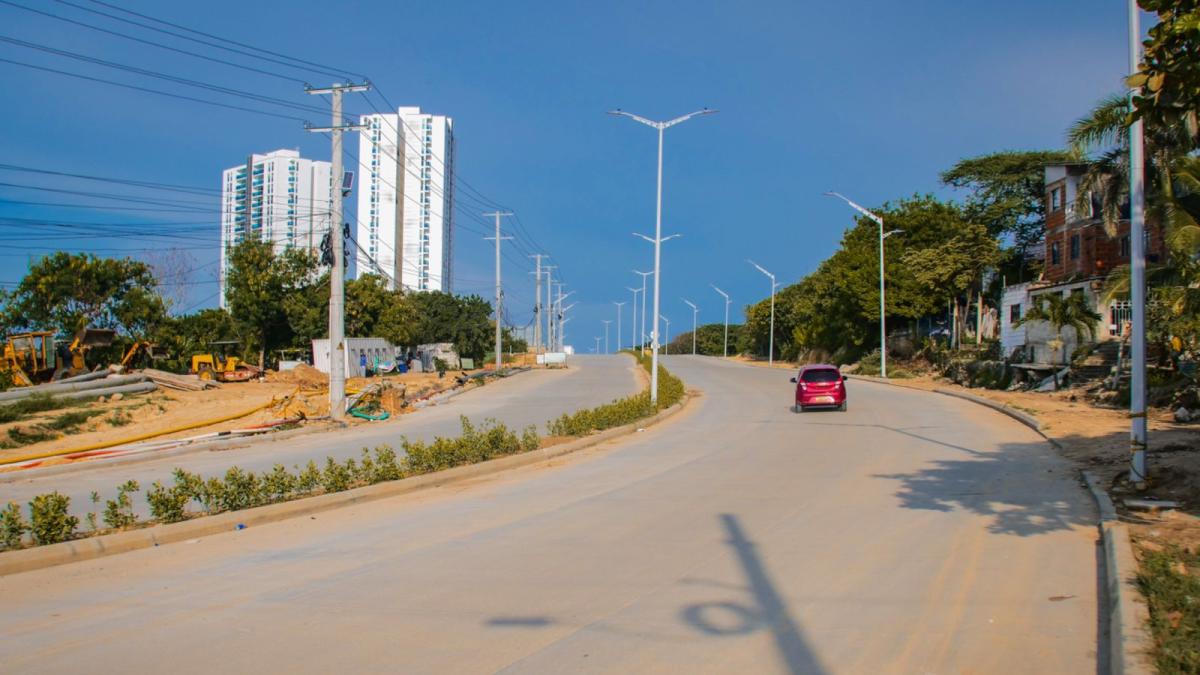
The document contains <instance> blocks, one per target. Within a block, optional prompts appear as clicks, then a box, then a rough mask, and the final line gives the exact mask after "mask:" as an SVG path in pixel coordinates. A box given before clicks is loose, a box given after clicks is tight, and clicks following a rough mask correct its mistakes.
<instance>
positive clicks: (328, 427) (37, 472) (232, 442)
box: [0, 368, 533, 485]
mask: <svg viewBox="0 0 1200 675" xmlns="http://www.w3.org/2000/svg"><path fill="white" fill-rule="evenodd" d="M530 370H533V369H532V368H525V369H516V368H514V369H512V370H511V373H510V374H509V375H506V376H504V377H502V378H500V379H508V378H509V377H512V376H513V375H518V374H520V373H527V372H529V371H530ZM478 388H479V387H470V388H468V387H466V386H457V387H454V388H452V389H448V390H446V391H443V392H440V393H438V394H435V395H433V396H430V397H429V398H427V399H423V400H422V401H420V405H415V404H414V405H413V408H415V409H416V410H421V409H423V408H428V407H430V406H437V405H441V404H442V403H445V402H446V401H448V400H450V399H452V398H454V397H456V396H458V395H460V394H464V393H466V392H468V391H473V390H474V389H478ZM348 428H349V425H347V424H345V423H336V422H324V423H323V424H322V426H311V427H301V428H299V429H288V430H286V431H271V432H267V433H263V434H255V435H253V436H231V437H228V438H214V439H211V440H204V441H197V442H196V443H189V444H187V445H181V446H179V447H176V448H169V449H167V450H159V451H156V452H149V453H144V454H140V455H132V456H129V457H112V458H104V457H100V458H97V459H91V460H87V461H83V462H71V463H69V464H57V465H53V466H44V467H36V468H33V469H24V470H21V471H9V472H4V473H0V485H4V484H7V483H19V482H21V481H23V480H28V479H30V478H42V477H45V476H58V475H62V474H64V473H73V472H76V471H84V470H86V469H88V468H91V467H94V466H103V467H104V468H108V467H117V466H128V465H130V464H140V463H142V462H150V461H154V460H156V459H163V458H164V457H177V456H179V455H186V454H189V453H192V452H201V451H206V450H207V451H223V450H233V449H235V448H240V447H245V446H247V445H252V444H257V443H275V442H278V441H282V440H287V439H289V438H294V437H296V436H308V435H314V434H320V433H331V432H337V431H341V430H344V429H348Z"/></svg>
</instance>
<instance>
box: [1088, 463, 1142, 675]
mask: <svg viewBox="0 0 1200 675" xmlns="http://www.w3.org/2000/svg"><path fill="white" fill-rule="evenodd" d="M1080 473H1081V474H1082V475H1083V482H1084V483H1086V484H1087V487H1088V491H1089V492H1091V493H1092V498H1094V499H1095V500H1096V508H1097V509H1099V511H1100V541H1101V544H1102V545H1103V546H1104V590H1105V595H1106V597H1107V600H1108V651H1109V653H1108V662H1109V672H1111V673H1113V675H1122V674H1125V673H1129V674H1137V675H1141V674H1142V673H1145V674H1147V675H1149V674H1150V673H1153V672H1155V668H1154V664H1153V663H1152V662H1151V660H1150V657H1149V654H1150V652H1151V649H1152V648H1153V646H1154V640H1153V638H1152V637H1151V635H1150V631H1149V630H1148V629H1147V626H1149V621H1150V613H1149V610H1148V609H1147V607H1146V601H1145V599H1144V598H1142V593H1141V591H1139V590H1138V588H1137V569H1138V565H1137V560H1136V559H1135V558H1134V556H1133V543H1132V542H1131V541H1130V540H1129V528H1128V527H1126V526H1125V524H1124V523H1122V522H1120V521H1119V520H1118V519H1117V509H1116V508H1115V507H1114V506H1113V502H1112V499H1111V498H1110V497H1109V496H1108V493H1107V492H1105V491H1104V489H1103V488H1101V487H1100V481H1099V480H1097V478H1096V476H1095V475H1094V474H1093V473H1092V472H1091V471H1087V470H1086V469H1085V470H1083V471H1080Z"/></svg>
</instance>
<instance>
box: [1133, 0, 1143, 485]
mask: <svg viewBox="0 0 1200 675" xmlns="http://www.w3.org/2000/svg"><path fill="white" fill-rule="evenodd" d="M1138 11H1139V9H1138V4H1137V2H1136V0H1129V72H1130V73H1136V72H1138V69H1139V66H1140V65H1141V62H1142V49H1141V47H1142V31H1141V27H1140V26H1139V23H1140V22H1139V17H1138ZM1140 93H1141V90H1140V89H1138V88H1134V89H1131V90H1130V92H1129V103H1130V107H1131V109H1132V105H1133V98H1134V97H1135V96H1138V95H1139V94H1140ZM1143 133H1144V130H1143V129H1142V120H1141V118H1138V119H1135V120H1134V121H1133V124H1131V125H1129V205H1130V209H1129V254H1130V255H1129V276H1130V282H1129V285H1130V289H1129V300H1130V303H1129V304H1130V305H1131V307H1130V309H1131V313H1132V315H1133V316H1132V317H1130V318H1131V319H1132V322H1131V323H1132V326H1131V327H1130V336H1129V342H1130V347H1131V350H1130V351H1131V352H1132V353H1131V355H1130V356H1131V357H1132V358H1131V363H1130V364H1129V373H1130V378H1129V418H1130V429H1129V450H1130V457H1129V481H1130V482H1131V483H1133V484H1134V485H1136V486H1138V487H1139V488H1140V487H1141V486H1142V485H1144V484H1145V482H1146V442H1147V438H1146V235H1145V229H1146V192H1145V175H1144V164H1145V157H1144V155H1143V153H1144V152H1145V148H1144V147H1143V143H1144V138H1143Z"/></svg>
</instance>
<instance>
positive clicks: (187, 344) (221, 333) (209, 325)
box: [153, 309, 241, 372]
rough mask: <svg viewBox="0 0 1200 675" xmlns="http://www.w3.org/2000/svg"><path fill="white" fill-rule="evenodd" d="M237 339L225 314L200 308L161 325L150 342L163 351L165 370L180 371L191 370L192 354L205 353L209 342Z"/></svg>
mask: <svg viewBox="0 0 1200 675" xmlns="http://www.w3.org/2000/svg"><path fill="white" fill-rule="evenodd" d="M240 338H241V336H240V335H239V334H238V332H237V325H236V323H235V322H234V320H233V317H232V316H230V315H229V312H226V311H225V310H223V309H202V310H200V311H198V312H194V313H192V314H185V315H183V316H179V317H173V318H170V319H168V320H167V321H165V322H163V324H162V325H160V326H159V327H158V330H157V331H155V333H154V338H153V339H154V341H155V342H157V343H159V344H160V345H161V346H163V347H164V348H165V349H166V351H167V361H166V364H164V365H165V367H166V368H168V369H171V370H175V371H179V372H183V371H186V370H187V369H188V368H190V367H191V362H192V355H193V354H200V353H203V352H206V351H208V345H209V344H210V343H212V342H216V341H221V340H236V339H240Z"/></svg>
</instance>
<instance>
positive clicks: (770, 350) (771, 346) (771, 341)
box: [746, 260, 775, 366]
mask: <svg viewBox="0 0 1200 675" xmlns="http://www.w3.org/2000/svg"><path fill="white" fill-rule="evenodd" d="M746 262H748V263H750V264H751V265H754V266H755V267H757V268H758V271H759V272H762V273H763V274H765V275H767V278H768V279H770V280H771V335H770V336H769V337H768V338H767V345H768V346H767V365H768V366H773V365H775V275H774V274H771V273H770V272H768V271H766V270H765V269H763V268H762V265H759V264H758V263H756V262H754V261H753V260H747V261H746Z"/></svg>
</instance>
